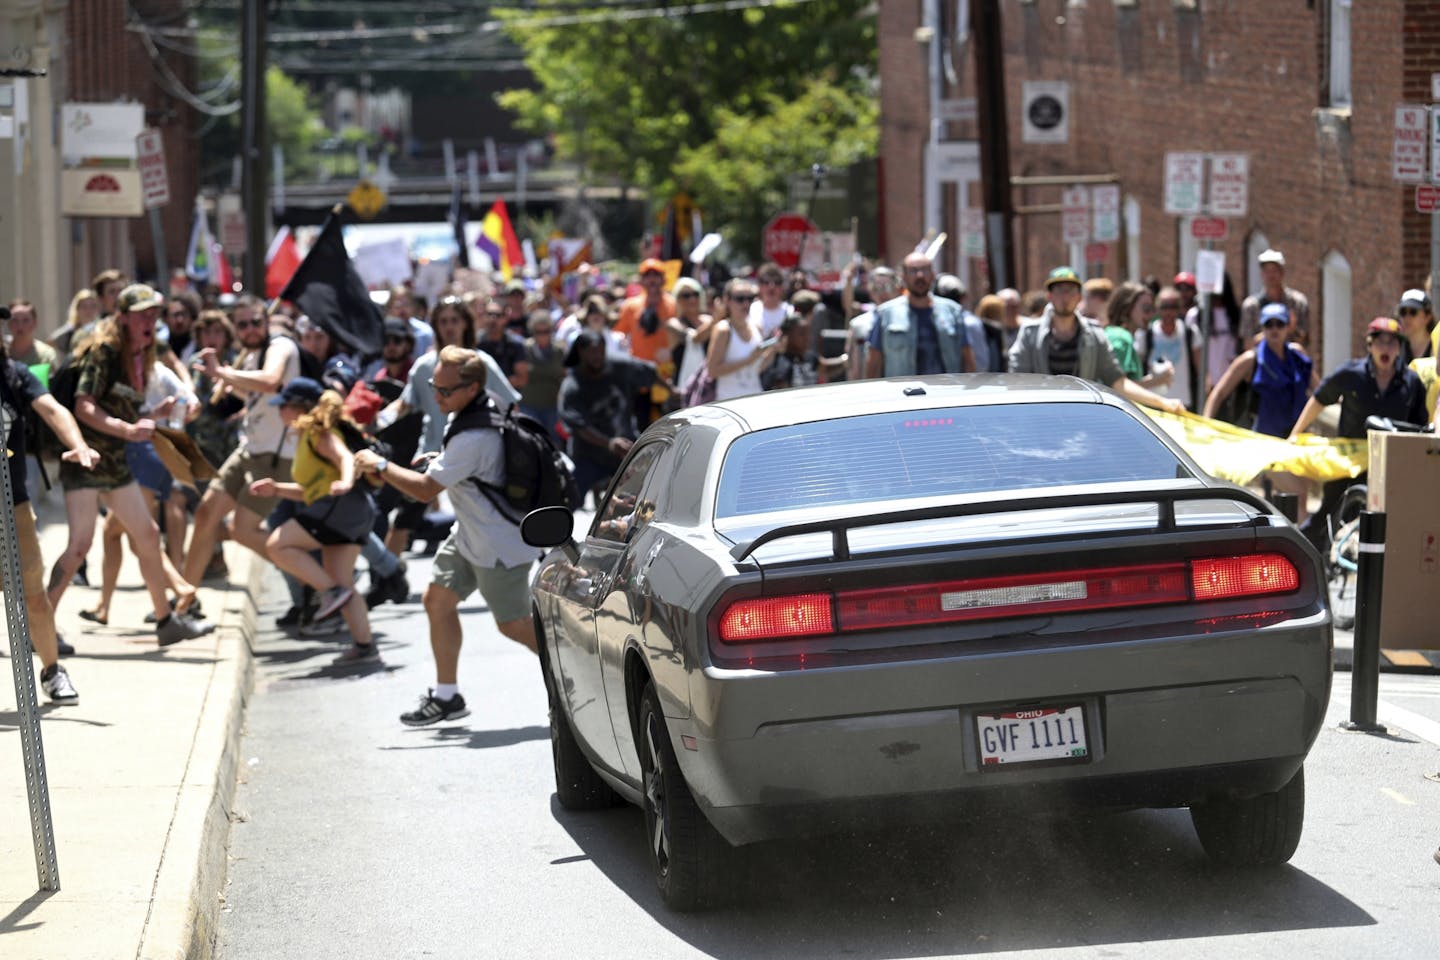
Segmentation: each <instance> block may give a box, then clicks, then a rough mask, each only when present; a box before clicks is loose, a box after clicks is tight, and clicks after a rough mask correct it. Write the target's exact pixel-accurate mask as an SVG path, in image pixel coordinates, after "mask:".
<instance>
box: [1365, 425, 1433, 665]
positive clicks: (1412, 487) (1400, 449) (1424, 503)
mask: <svg viewBox="0 0 1440 960" xmlns="http://www.w3.org/2000/svg"><path fill="white" fill-rule="evenodd" d="M1369 487H1370V491H1369V498H1368V503H1369V507H1370V509H1371V510H1379V511H1383V512H1384V513H1385V579H1384V584H1383V593H1382V599H1381V604H1380V646H1381V647H1383V648H1386V649H1390V650H1440V619H1437V617H1436V615H1435V608H1434V604H1433V602H1432V601H1433V598H1435V597H1437V596H1440V438H1437V437H1432V436H1429V435H1426V434H1414V433H1408V434H1407V433H1371V434H1370V478H1369Z"/></svg>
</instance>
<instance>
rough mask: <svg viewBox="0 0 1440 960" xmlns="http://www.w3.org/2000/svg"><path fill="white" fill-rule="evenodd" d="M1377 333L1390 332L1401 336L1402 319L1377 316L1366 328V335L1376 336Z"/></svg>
mask: <svg viewBox="0 0 1440 960" xmlns="http://www.w3.org/2000/svg"><path fill="white" fill-rule="evenodd" d="M1377 333H1390V334H1394V335H1395V336H1397V337H1398V336H1400V321H1399V320H1396V319H1394V318H1393V317H1376V318H1375V319H1374V320H1371V321H1370V326H1369V327H1367V328H1366V330H1365V336H1367V337H1370V336H1374V335H1375V334H1377Z"/></svg>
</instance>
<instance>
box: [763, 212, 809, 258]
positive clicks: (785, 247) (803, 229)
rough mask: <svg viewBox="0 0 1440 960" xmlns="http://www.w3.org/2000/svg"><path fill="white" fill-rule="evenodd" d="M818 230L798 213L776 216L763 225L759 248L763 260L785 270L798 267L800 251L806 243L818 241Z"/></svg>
mask: <svg viewBox="0 0 1440 960" xmlns="http://www.w3.org/2000/svg"><path fill="white" fill-rule="evenodd" d="M819 234H820V228H819V227H817V226H815V224H814V222H813V221H811V219H810V218H809V217H807V216H804V215H803V214H799V213H782V214H778V215H777V216H775V217H774V218H772V219H771V221H770V222H769V223H767V224H765V230H764V232H763V233H762V234H761V247H762V251H761V252H762V253H763V254H764V255H765V259H766V260H769V261H770V262H771V263H773V264H775V265H776V266H778V267H781V268H783V269H785V270H793V269H795V268H796V267H798V266H799V265H800V251H801V249H802V248H803V247H805V246H806V244H807V242H808V241H815V240H818V239H819Z"/></svg>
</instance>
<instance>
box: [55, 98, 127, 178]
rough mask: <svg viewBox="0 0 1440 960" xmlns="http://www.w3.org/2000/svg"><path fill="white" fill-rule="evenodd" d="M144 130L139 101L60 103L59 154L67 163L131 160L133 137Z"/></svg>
mask: <svg viewBox="0 0 1440 960" xmlns="http://www.w3.org/2000/svg"><path fill="white" fill-rule="evenodd" d="M144 129H145V107H144V106H142V105H141V104H138V103H66V104H62V105H61V106H60V153H61V155H62V156H63V157H64V159H65V161H66V163H75V162H78V161H80V160H86V159H105V160H134V159H135V138H136V137H138V136H140V131H142V130H144Z"/></svg>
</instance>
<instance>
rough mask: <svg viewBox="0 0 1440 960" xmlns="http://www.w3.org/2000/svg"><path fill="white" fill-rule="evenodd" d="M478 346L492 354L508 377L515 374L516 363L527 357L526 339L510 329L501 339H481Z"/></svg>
mask: <svg viewBox="0 0 1440 960" xmlns="http://www.w3.org/2000/svg"><path fill="white" fill-rule="evenodd" d="M476 346H478V347H479V348H480V349H481V350H484V351H485V352H486V353H488V354H490V356H491V357H493V358H494V360H495V362H496V363H498V364H499V365H500V371H501V372H502V373H504V374H505V376H507V377H511V376H514V375H515V364H517V363H520V362H521V361H522V360H524V359H525V341H524V340H521V339H520V338H519V337H517V336H515V334H513V333H510V332H508V331H507V332H506V333H505V336H503V337H501V338H500V339H499V340H481V341H480V342H479V343H478V344H476Z"/></svg>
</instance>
